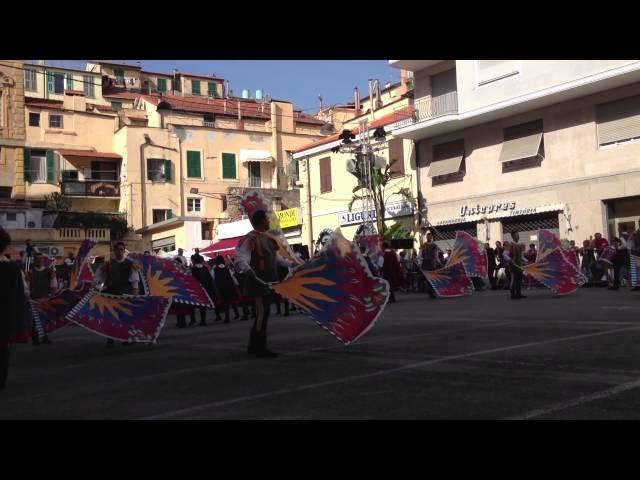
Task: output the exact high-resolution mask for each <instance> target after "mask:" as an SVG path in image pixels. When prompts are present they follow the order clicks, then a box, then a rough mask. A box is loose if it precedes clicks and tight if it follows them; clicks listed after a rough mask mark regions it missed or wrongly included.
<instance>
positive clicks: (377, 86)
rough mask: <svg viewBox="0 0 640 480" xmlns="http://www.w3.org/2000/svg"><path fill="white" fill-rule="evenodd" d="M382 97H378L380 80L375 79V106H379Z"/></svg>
mask: <svg viewBox="0 0 640 480" xmlns="http://www.w3.org/2000/svg"><path fill="white" fill-rule="evenodd" d="M381 103H382V99H381V98H380V80H376V107H378V108H381V107H382V105H381Z"/></svg>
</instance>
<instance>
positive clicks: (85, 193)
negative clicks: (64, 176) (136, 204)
mask: <svg viewBox="0 0 640 480" xmlns="http://www.w3.org/2000/svg"><path fill="white" fill-rule="evenodd" d="M61 187H62V194H63V195H69V196H76V197H119V196H120V182H119V181H118V180H85V181H79V180H63V181H62V183H61Z"/></svg>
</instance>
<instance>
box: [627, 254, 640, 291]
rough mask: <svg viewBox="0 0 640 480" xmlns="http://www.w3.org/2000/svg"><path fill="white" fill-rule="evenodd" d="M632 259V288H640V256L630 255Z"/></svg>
mask: <svg viewBox="0 0 640 480" xmlns="http://www.w3.org/2000/svg"><path fill="white" fill-rule="evenodd" d="M629 256H630V257H631V265H630V267H631V269H630V271H631V286H633V287H640V256H638V255H633V254H631V255H629Z"/></svg>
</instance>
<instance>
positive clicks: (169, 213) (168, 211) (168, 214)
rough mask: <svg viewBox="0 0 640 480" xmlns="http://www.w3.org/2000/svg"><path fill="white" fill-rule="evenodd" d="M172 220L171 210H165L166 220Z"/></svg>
mask: <svg viewBox="0 0 640 480" xmlns="http://www.w3.org/2000/svg"><path fill="white" fill-rule="evenodd" d="M170 218H173V210H167V220H169V219H170Z"/></svg>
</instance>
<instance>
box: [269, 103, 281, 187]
mask: <svg viewBox="0 0 640 480" xmlns="http://www.w3.org/2000/svg"><path fill="white" fill-rule="evenodd" d="M277 110H278V106H277V104H275V103H273V102H271V156H272V157H273V161H274V167H273V169H274V172H273V174H272V175H271V186H272V187H273V177H274V176H275V178H276V187H275V188H280V185H278V175H277V173H278V164H279V160H280V154H279V151H278V150H279V149H278V112H277Z"/></svg>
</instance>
